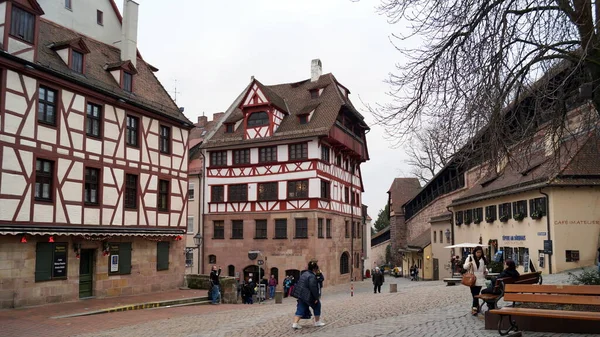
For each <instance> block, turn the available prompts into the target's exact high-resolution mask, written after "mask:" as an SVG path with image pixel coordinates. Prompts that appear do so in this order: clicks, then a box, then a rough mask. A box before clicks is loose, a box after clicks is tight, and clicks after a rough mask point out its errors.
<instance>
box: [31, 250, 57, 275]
mask: <svg viewBox="0 0 600 337" xmlns="http://www.w3.org/2000/svg"><path fill="white" fill-rule="evenodd" d="M53 250H54V245H53V244H52V243H49V242H38V244H37V246H36V250H35V282H40V281H48V280H51V279H52V253H53Z"/></svg>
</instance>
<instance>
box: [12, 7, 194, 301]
mask: <svg viewBox="0 0 600 337" xmlns="http://www.w3.org/2000/svg"><path fill="white" fill-rule="evenodd" d="M137 16H138V5H137V4H136V3H135V2H133V1H131V0H125V1H124V13H123V16H121V14H120V13H119V11H118V8H117V7H116V5H115V3H114V2H113V1H112V0H97V1H81V2H79V1H78V2H75V1H73V2H71V1H56V0H52V1H51V0H38V1H36V0H6V1H0V38H1V40H0V42H1V44H0V48H1V49H2V53H0V76H1V81H0V109H1V110H0V157H1V158H2V160H1V162H0V266H2V268H0V284H1V286H0V307H2V308H6V307H19V306H24V305H35V304H43V303H49V302H61V301H71V300H76V299H78V298H84V297H90V296H96V297H105V296H118V295H128V294H139V293H146V292H151V291H158V290H164V289H173V288H176V287H177V286H180V285H181V283H183V278H182V275H183V273H184V268H185V262H184V258H183V256H184V255H183V253H184V247H185V246H184V242H183V241H179V240H181V238H182V235H183V234H184V233H185V226H186V216H187V202H186V194H187V191H188V188H187V184H188V183H187V174H188V169H187V166H188V165H187V162H188V158H187V141H188V131H189V129H190V128H191V127H192V123H191V122H190V121H189V120H188V119H187V118H185V116H184V115H183V114H182V111H180V110H179V109H178V108H177V106H176V105H175V103H174V102H173V101H172V100H171V98H170V97H169V95H168V94H167V92H166V91H165V89H164V88H163V87H162V86H161V84H160V83H159V81H158V80H157V78H156V77H155V75H154V72H156V71H158V69H156V68H155V67H153V66H152V65H150V64H148V63H147V62H146V61H145V60H144V59H143V58H142V57H141V55H140V54H139V52H138V51H137V43H136V41H137V22H138V17H137Z"/></svg>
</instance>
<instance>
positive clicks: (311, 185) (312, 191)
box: [308, 178, 321, 198]
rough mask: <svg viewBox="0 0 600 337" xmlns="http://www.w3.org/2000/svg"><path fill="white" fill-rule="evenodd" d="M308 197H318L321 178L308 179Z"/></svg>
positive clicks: (319, 195)
mask: <svg viewBox="0 0 600 337" xmlns="http://www.w3.org/2000/svg"><path fill="white" fill-rule="evenodd" d="M308 197H309V198H320V197H321V179H319V178H312V179H309V180H308Z"/></svg>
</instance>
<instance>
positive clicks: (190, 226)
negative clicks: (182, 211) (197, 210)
mask: <svg viewBox="0 0 600 337" xmlns="http://www.w3.org/2000/svg"><path fill="white" fill-rule="evenodd" d="M187 232H188V233H190V234H193V233H194V216H193V215H190V216H188V218H187Z"/></svg>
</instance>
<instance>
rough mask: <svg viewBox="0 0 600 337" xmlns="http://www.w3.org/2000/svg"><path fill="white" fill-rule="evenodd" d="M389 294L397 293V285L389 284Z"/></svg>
mask: <svg viewBox="0 0 600 337" xmlns="http://www.w3.org/2000/svg"><path fill="white" fill-rule="evenodd" d="M390 292H391V293H395V292H398V285H397V284H396V283H390Z"/></svg>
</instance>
